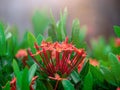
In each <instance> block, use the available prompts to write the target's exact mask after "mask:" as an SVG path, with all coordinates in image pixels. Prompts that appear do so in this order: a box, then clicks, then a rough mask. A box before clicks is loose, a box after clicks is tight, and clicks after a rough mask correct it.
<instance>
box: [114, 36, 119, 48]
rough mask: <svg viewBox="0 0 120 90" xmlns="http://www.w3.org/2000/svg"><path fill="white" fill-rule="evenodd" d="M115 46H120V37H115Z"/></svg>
mask: <svg viewBox="0 0 120 90" xmlns="http://www.w3.org/2000/svg"><path fill="white" fill-rule="evenodd" d="M115 46H116V47H120V38H116V39H115Z"/></svg>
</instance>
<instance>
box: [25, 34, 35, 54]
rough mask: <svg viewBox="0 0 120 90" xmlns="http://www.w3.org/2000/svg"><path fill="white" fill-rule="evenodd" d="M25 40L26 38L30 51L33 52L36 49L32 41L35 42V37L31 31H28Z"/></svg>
mask: <svg viewBox="0 0 120 90" xmlns="http://www.w3.org/2000/svg"><path fill="white" fill-rule="evenodd" d="M27 40H28V45H29V47H30V48H31V51H32V52H33V53H35V52H36V49H35V48H34V43H35V42H37V40H36V38H35V37H34V35H33V34H32V33H30V32H28V34H27Z"/></svg>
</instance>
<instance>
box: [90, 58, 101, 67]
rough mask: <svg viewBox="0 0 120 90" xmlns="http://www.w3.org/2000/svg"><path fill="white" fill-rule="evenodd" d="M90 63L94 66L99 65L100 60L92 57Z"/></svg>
mask: <svg viewBox="0 0 120 90" xmlns="http://www.w3.org/2000/svg"><path fill="white" fill-rule="evenodd" d="M90 64H91V65H93V66H99V62H98V61H97V60H96V59H90Z"/></svg>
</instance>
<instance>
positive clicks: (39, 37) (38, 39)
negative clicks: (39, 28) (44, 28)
mask: <svg viewBox="0 0 120 90" xmlns="http://www.w3.org/2000/svg"><path fill="white" fill-rule="evenodd" d="M43 38H44V37H43V36H42V35H41V34H39V35H38V37H37V43H38V45H41V42H42V40H43Z"/></svg>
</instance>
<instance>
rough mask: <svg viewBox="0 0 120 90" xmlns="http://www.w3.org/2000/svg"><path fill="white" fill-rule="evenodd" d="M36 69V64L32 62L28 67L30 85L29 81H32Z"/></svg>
mask: <svg viewBox="0 0 120 90" xmlns="http://www.w3.org/2000/svg"><path fill="white" fill-rule="evenodd" d="M36 69H37V65H36V64H33V65H32V66H31V67H30V69H29V85H30V83H31V81H32V78H33V76H34V74H35V72H36Z"/></svg>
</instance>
